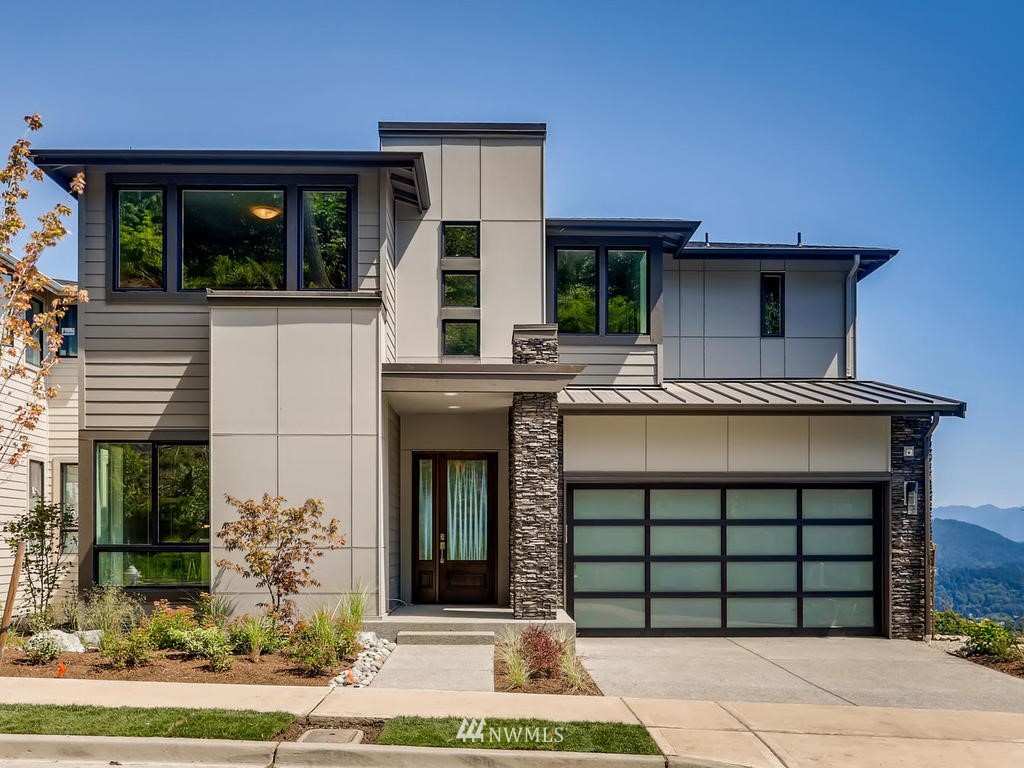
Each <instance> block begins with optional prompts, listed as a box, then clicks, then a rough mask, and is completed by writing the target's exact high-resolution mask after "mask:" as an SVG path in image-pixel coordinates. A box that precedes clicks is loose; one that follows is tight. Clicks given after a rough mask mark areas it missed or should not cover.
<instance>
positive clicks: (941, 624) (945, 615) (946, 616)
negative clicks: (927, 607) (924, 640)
mask: <svg viewBox="0 0 1024 768" xmlns="http://www.w3.org/2000/svg"><path fill="white" fill-rule="evenodd" d="M973 623H974V622H973V621H971V620H970V619H968V618H965V617H963V616H961V615H960V614H959V613H957V612H956V611H954V610H948V611H936V612H935V622H934V631H935V634H937V635H966V634H967V633H968V631H969V629H970V626H971V625H972V624H973Z"/></svg>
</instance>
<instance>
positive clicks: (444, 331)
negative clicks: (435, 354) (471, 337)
mask: <svg viewBox="0 0 1024 768" xmlns="http://www.w3.org/2000/svg"><path fill="white" fill-rule="evenodd" d="M452 323H460V324H462V325H475V326H476V352H472V353H470V352H449V351H448V347H447V346H446V340H447V335H448V334H447V329H448V326H449V325H450V324H452ZM441 354H442V355H443V356H444V357H460V358H462V357H468V358H472V357H480V320H479V319H472V318H469V319H465V320H463V319H460V318H455V317H451V318H446V319H444V320H442V321H441Z"/></svg>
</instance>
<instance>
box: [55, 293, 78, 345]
mask: <svg viewBox="0 0 1024 768" xmlns="http://www.w3.org/2000/svg"><path fill="white" fill-rule="evenodd" d="M59 330H60V335H61V342H60V349H58V350H57V357H78V305H77V304H72V305H71V306H70V307H68V308H67V309H66V310H65V311H64V317H62V318H61V319H60V326H59Z"/></svg>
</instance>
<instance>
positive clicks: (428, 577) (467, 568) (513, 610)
mask: <svg viewBox="0 0 1024 768" xmlns="http://www.w3.org/2000/svg"><path fill="white" fill-rule="evenodd" d="M549 342H550V349H549V351H547V354H544V353H545V351H546V350H545V345H547V344H548V343H549ZM556 344H557V341H556V338H555V333H554V330H553V328H551V327H550V326H540V327H531V328H529V329H517V331H516V336H515V337H514V348H515V350H516V357H514V360H515V362H513V363H512V364H510V365H488V364H479V363H464V364H463V363H460V364H453V363H442V364H390V365H385V366H384V369H383V386H382V388H383V392H384V409H385V417H386V421H387V429H386V430H385V439H384V442H385V448H386V451H385V456H386V461H385V465H386V468H385V472H384V482H385V488H384V498H385V507H386V513H387V514H386V521H387V523H386V528H387V530H386V532H385V536H384V537H383V538H384V542H385V550H386V557H385V558H384V566H385V569H386V573H385V574H383V575H382V583H384V584H385V586H386V613H387V614H388V615H390V614H392V613H395V614H403V613H404V615H405V616H412V614H410V613H409V612H408V610H409V607H410V606H489V607H491V608H494V609H498V608H505V609H510V610H509V611H506V612H505V613H503V614H500V615H499V616H494V617H492V618H494V619H495V620H503V619H504V617H506V616H507V617H508V618H511V619H516V620H519V619H528V620H545V621H550V620H554V619H555V618H556V616H557V612H558V611H559V609H561V608H562V607H563V606H562V576H561V574H562V570H561V564H562V562H563V561H562V557H563V552H562V548H561V544H562V541H563V535H562V534H563V531H564V528H563V522H562V521H563V516H562V515H561V511H560V510H561V491H560V489H561V483H560V475H561V460H560V434H559V419H558V403H557V399H556V397H557V392H559V391H560V390H561V389H563V388H564V387H565V385H566V384H568V383H569V382H570V381H571V380H572V379H573V378H574V377H575V375H576V374H577V373H578V372H579V371H580V366H571V365H560V364H558V363H557V362H553V361H556V360H557V347H556ZM549 361H552V362H549ZM433 615H434V616H435V617H436V618H438V620H442V619H448V620H455V619H458V618H459V614H458V613H457V612H454V611H444V610H442V611H441V612H440V613H435V614H433ZM475 618H479V617H475Z"/></svg>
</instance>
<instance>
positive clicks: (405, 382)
mask: <svg viewBox="0 0 1024 768" xmlns="http://www.w3.org/2000/svg"><path fill="white" fill-rule="evenodd" d="M584 367H585V366H582V365H562V364H550V363H531V364H528V365H502V364H497V365H490V364H482V363H481V364H472V363H464V364H459V363H385V364H384V365H383V366H382V376H381V379H382V384H381V389H382V391H384V392H386V393H387V392H464V393H473V392H480V393H508V394H511V393H515V392H560V391H562V390H563V389H565V387H566V386H567V385H568V384H569V383H570V382H572V380H573V379H575V378H576V376H577V375H578V374H579V373H580V372H581V371H582V370H583V368H584Z"/></svg>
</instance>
